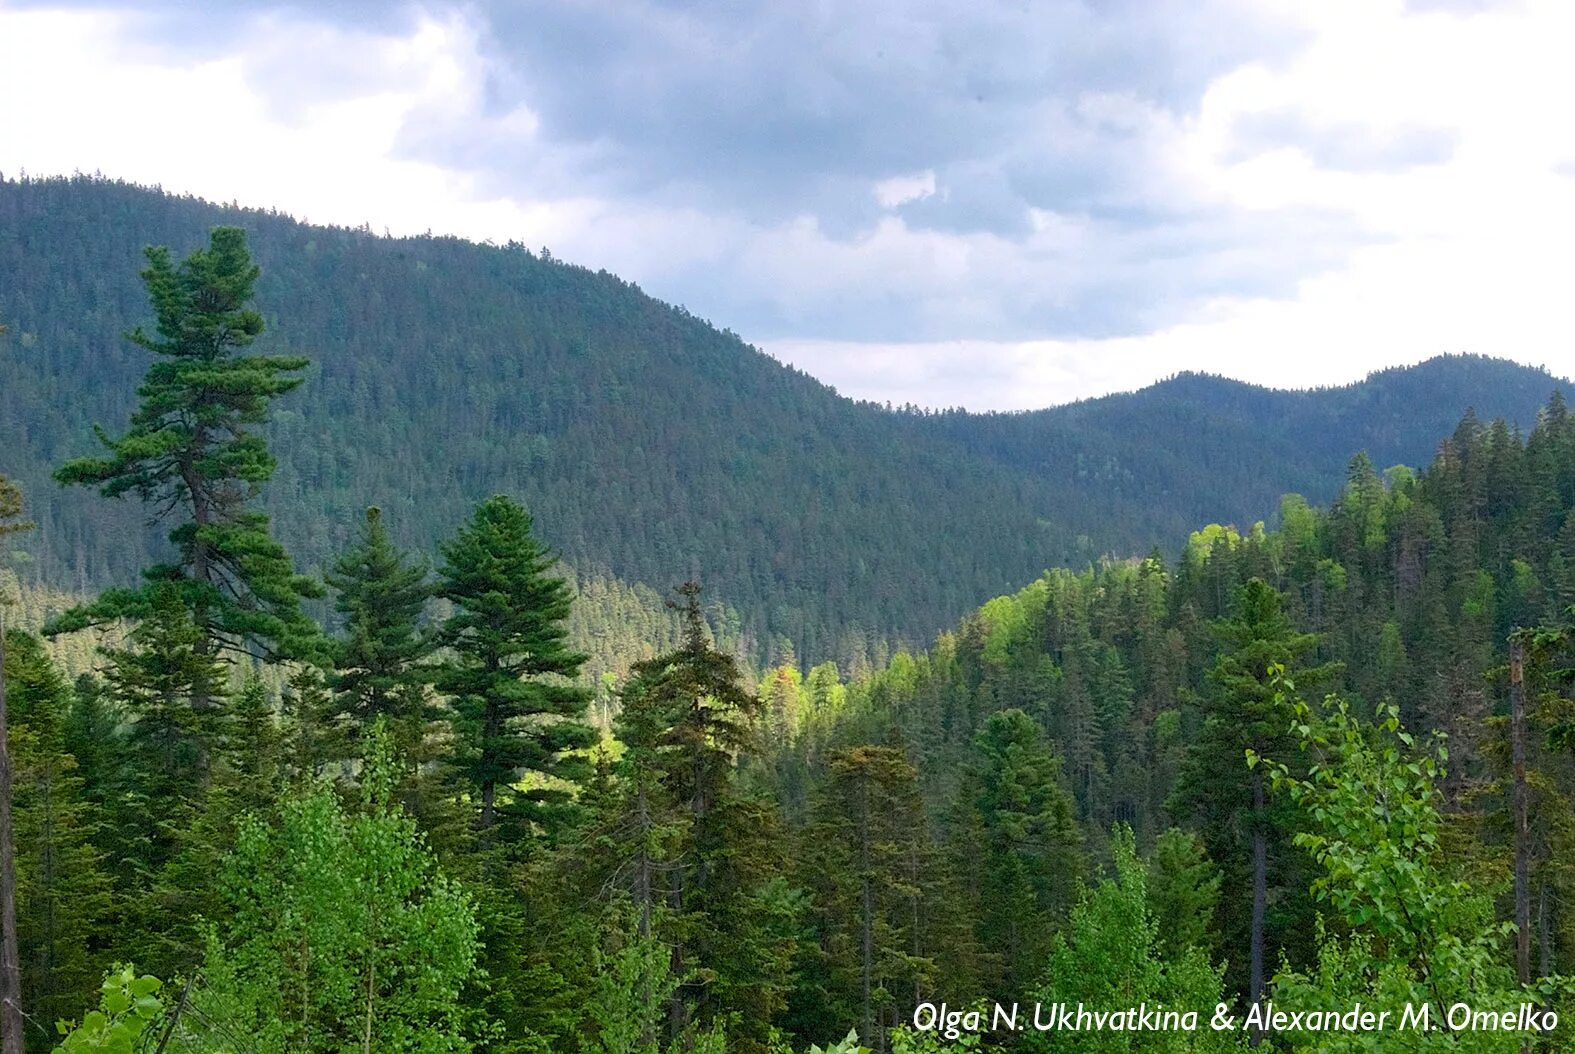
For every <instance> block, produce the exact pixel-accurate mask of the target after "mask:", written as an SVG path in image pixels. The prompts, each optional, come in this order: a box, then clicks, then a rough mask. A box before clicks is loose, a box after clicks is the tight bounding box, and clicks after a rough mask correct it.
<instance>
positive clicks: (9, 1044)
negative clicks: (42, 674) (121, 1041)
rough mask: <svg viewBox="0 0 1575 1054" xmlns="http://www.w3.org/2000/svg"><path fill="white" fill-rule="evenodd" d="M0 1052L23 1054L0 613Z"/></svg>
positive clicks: (2, 619) (1, 615) (0, 619)
mask: <svg viewBox="0 0 1575 1054" xmlns="http://www.w3.org/2000/svg"><path fill="white" fill-rule="evenodd" d="M0 1054H22V959H21V955H20V953H19V952H18V951H17V945H16V848H15V846H14V845H13V844H12V840H11V747H10V736H9V732H8V729H7V725H6V712H5V615H4V613H0Z"/></svg>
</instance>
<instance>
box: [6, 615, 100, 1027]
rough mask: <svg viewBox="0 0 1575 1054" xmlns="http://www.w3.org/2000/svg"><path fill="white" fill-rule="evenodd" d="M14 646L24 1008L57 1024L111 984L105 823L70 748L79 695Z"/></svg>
mask: <svg viewBox="0 0 1575 1054" xmlns="http://www.w3.org/2000/svg"><path fill="white" fill-rule="evenodd" d="M5 644H6V649H5V650H6V671H5V672H6V704H7V717H8V729H7V731H8V741H9V746H10V751H11V767H12V771H11V780H12V782H11V793H12V800H11V819H12V834H13V838H14V840H15V847H16V858H15V859H16V879H17V907H16V911H17V941H18V945H19V951H20V954H21V965H22V1005H23V1007H24V1008H25V1009H26V1010H27V1011H28V1013H30V1014H32V1015H33V1016H34V1017H36V1018H38V1019H39V1020H42V1021H52V1020H54V1019H55V1018H57V1017H62V1016H64V1015H65V1014H67V1013H69V1012H71V1011H73V1010H75V1009H76V1008H77V1007H78V1006H79V1005H81V1001H82V999H83V997H84V996H85V995H86V994H87V993H88V992H89V991H90V990H91V989H92V986H93V982H94V981H95V980H96V979H97V978H98V977H100V976H101V975H102V972H103V970H104V968H105V966H106V965H107V963H106V961H105V960H106V956H105V954H104V943H105V942H104V934H105V931H106V929H108V928H109V927H110V926H111V924H112V922H113V918H114V915H113V910H112V909H113V906H114V905H113V902H112V896H111V888H110V881H109V876H108V875H107V874H106V873H105V867H104V860H103V857H102V855H101V854H100V852H99V851H98V848H97V846H96V845H95V844H94V841H95V838H96V837H97V836H98V835H99V834H100V833H101V830H100V824H99V814H98V813H97V812H96V811H95V810H94V808H93V803H92V801H91V800H89V799H88V797H87V794H86V790H85V788H84V785H83V780H82V777H81V775H80V773H79V772H78V765H77V762H76V759H75V758H74V757H73V756H72V755H71V753H70V752H69V749H68V745H69V739H68V729H67V722H68V720H69V715H70V709H71V690H70V688H69V686H68V685H67V684H66V683H65V681H64V679H63V678H62V677H61V676H60V674H59V672H58V671H57V670H56V669H55V667H54V664H53V663H51V662H50V660H49V658H48V656H47V655H45V654H44V651H43V649H42V647H40V645H39V643H38V641H37V640H36V639H35V638H33V637H30V636H28V635H26V634H23V633H18V632H15V631H11V632H8V633H7V634H6V641H5Z"/></svg>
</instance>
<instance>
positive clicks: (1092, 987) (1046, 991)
mask: <svg viewBox="0 0 1575 1054" xmlns="http://www.w3.org/2000/svg"><path fill="white" fill-rule="evenodd" d="M1111 850H1112V853H1113V855H1114V857H1115V869H1114V870H1115V873H1114V875H1113V876H1111V877H1109V878H1105V879H1103V880H1102V881H1100V883H1099V884H1098V885H1097V886H1094V887H1093V888H1091V889H1088V890H1087V891H1085V893H1084V895H1083V899H1082V900H1081V901H1080V902H1079V903H1078V905H1077V907H1075V908H1074V909H1073V910H1072V917H1071V920H1070V922H1069V923H1068V926H1067V929H1066V932H1064V933H1062V934H1060V935H1058V936H1057V937H1056V940H1055V945H1054V947H1053V949H1052V951H1051V954H1050V963H1049V968H1048V969H1047V970H1046V971H1045V980H1044V982H1043V985H1042V987H1041V989H1040V991H1039V992H1037V993H1035V995H1034V998H1035V999H1037V1000H1038V1001H1039V1002H1040V1003H1043V1004H1046V1005H1048V1004H1050V1003H1057V1002H1059V1003H1072V1004H1076V1003H1078V1002H1082V1003H1083V1004H1085V1005H1086V1006H1087V1007H1089V1008H1090V1009H1091V1010H1097V1011H1101V1012H1103V1011H1119V1010H1124V1009H1126V1008H1127V1007H1136V1006H1138V1005H1139V1004H1142V1003H1146V1004H1147V1005H1148V1006H1149V1007H1150V1008H1160V1007H1163V1009H1166V1010H1176V1011H1179V1012H1182V1013H1185V1012H1188V1011H1196V1012H1197V1013H1198V1016H1199V1027H1198V1029H1197V1030H1196V1031H1194V1032H1186V1031H1180V1030H1177V1031H1169V1032H1161V1031H1153V1032H1121V1031H1080V1032H1060V1031H1049V1032H1038V1033H1028V1034H1026V1035H1025V1039H1026V1040H1027V1044H1028V1046H1029V1047H1030V1048H1031V1049H1033V1050H1035V1051H1044V1052H1052V1051H1053V1052H1062V1051H1077V1052H1093V1051H1099V1052H1118V1051H1119V1052H1123V1054H1125V1052H1139V1051H1141V1052H1143V1054H1161V1052H1164V1054H1182V1052H1186V1054H1202V1052H1216V1051H1228V1050H1236V1049H1239V1047H1240V1046H1241V1043H1242V1036H1241V1035H1240V1034H1239V1033H1234V1032H1215V1031H1213V1030H1211V1029H1209V1028H1208V1024H1207V1019H1208V1015H1209V1014H1210V1013H1211V1012H1212V1011H1213V1009H1214V1007H1215V1005H1216V1004H1217V1003H1219V1002H1220V1000H1221V995H1220V990H1221V980H1220V978H1221V970H1220V969H1219V968H1217V967H1215V966H1214V965H1212V964H1211V963H1210V962H1209V961H1208V958H1207V956H1205V955H1204V953H1203V952H1202V951H1200V950H1199V949H1197V948H1195V947H1188V948H1184V949H1181V950H1179V951H1174V952H1171V953H1169V954H1167V953H1165V952H1164V951H1162V948H1161V941H1160V934H1159V924H1158V922H1157V921H1156V920H1155V917H1154V913H1153V910H1152V909H1151V908H1150V906H1149V901H1148V879H1147V875H1146V874H1145V871H1144V867H1143V862H1142V861H1141V860H1140V859H1139V858H1138V855H1137V847H1136V845H1135V843H1134V839H1133V836H1132V832H1131V830H1130V829H1128V828H1126V827H1117V828H1116V829H1115V831H1114V832H1113V833H1112V836H1111Z"/></svg>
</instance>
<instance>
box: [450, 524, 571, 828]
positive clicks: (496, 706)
mask: <svg viewBox="0 0 1575 1054" xmlns="http://www.w3.org/2000/svg"><path fill="white" fill-rule="evenodd" d="M443 560H444V562H443V566H442V568H441V569H440V570H439V576H440V585H439V586H438V595H439V596H441V597H443V598H444V599H445V600H448V601H450V602H451V603H452V604H453V605H454V613H453V614H452V615H450V616H449V617H448V618H447V619H446V620H445V621H444V623H443V626H442V629H441V631H440V633H439V639H440V640H441V641H442V643H443V645H444V646H445V647H446V648H447V649H448V650H449V653H450V654H449V657H447V658H446V659H445V660H444V661H443V662H441V663H440V664H439V666H438V669H437V671H436V675H435V678H434V683H435V684H436V685H437V688H438V691H440V692H442V693H443V694H445V695H447V696H449V697H450V700H451V705H452V709H453V718H452V723H453V725H454V731H455V734H456V735H457V736H458V738H459V741H460V747H459V751H458V753H457V757H456V759H455V763H454V765H455V768H456V770H457V771H458V772H459V774H460V775H461V777H462V778H463V779H464V780H465V782H466V783H467V784H468V785H469V787H470V788H471V790H472V792H473V793H474V795H475V801H476V802H477V804H478V805H479V807H480V813H479V822H480V824H481V826H482V827H484V828H485V827H490V826H492V825H493V824H494V823H495V822H498V821H499V820H503V821H505V822H508V823H510V824H513V825H518V824H525V825H527V827H535V826H540V825H543V824H550V823H551V822H552V820H553V817H554V815H555V814H561V813H562V811H563V809H564V808H565V807H566V806H567V805H568V804H569V802H570V800H571V799H570V794H569V792H568V789H567V788H568V785H572V784H573V783H575V782H578V781H580V780H582V779H584V778H585V776H586V775H588V774H589V767H588V766H587V764H586V763H585V759H584V756H583V755H581V754H578V753H575V751H577V750H579V749H581V748H584V747H587V746H590V745H591V744H592V743H594V742H595V741H596V734H595V731H594V730H593V729H592V728H591V727H590V726H589V725H587V724H585V722H584V721H582V720H580V718H581V717H582V716H583V715H584V712H585V704H586V700H587V698H588V695H587V693H586V692H585V691H584V689H582V688H580V687H578V686H577V685H575V684H574V683H572V682H571V681H570V680H569V678H571V677H573V676H574V674H576V673H578V672H579V669H580V666H581V664H582V663H584V661H585V656H584V655H581V654H579V653H578V652H575V651H573V650H572V649H571V648H570V647H569V645H568V642H567V637H568V631H567V628H566V625H565V623H566V620H567V619H568V617H569V606H570V602H571V599H572V596H571V594H570V592H569V588H568V585H567V583H566V582H565V581H564V580H563V579H562V578H557V577H554V576H553V575H551V574H550V571H551V569H552V567H553V564H554V563H555V562H556V557H554V556H553V555H552V554H551V553H550V552H549V551H548V550H546V549H545V548H544V547H543V546H542V545H541V543H540V542H539V541H537V539H536V537H535V535H534V533H532V530H531V517H530V514H529V513H528V512H526V511H525V509H524V507H523V506H521V505H520V504H519V503H517V502H515V501H513V500H512V499H510V498H507V497H504V496H502V495H498V496H496V497H492V498H488V499H487V500H486V501H484V502H482V503H481V504H480V505H479V506H477V508H476V512H475V515H474V516H473V517H472V518H471V521H470V523H469V524H467V525H466V526H464V527H461V528H460V530H459V532H458V534H456V535H455V537H454V539H453V540H452V541H450V542H449V543H448V544H446V545H445V546H444V547H443ZM522 771H523V772H524V773H527V774H528V776H529V778H530V779H531V782H530V784H528V785H526V786H524V787H519V786H516V780H517V779H518V778H519V776H520V773H521V772H522Z"/></svg>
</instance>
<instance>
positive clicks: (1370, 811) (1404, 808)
mask: <svg viewBox="0 0 1575 1054" xmlns="http://www.w3.org/2000/svg"><path fill="white" fill-rule="evenodd" d="M1292 709H1293V713H1294V724H1293V728H1292V730H1293V732H1294V733H1295V734H1296V735H1297V736H1298V737H1299V738H1300V740H1301V744H1302V748H1303V749H1304V750H1305V751H1307V752H1308V753H1309V754H1310V755H1311V757H1312V758H1313V763H1312V764H1311V766H1310V767H1309V769H1308V772H1307V776H1306V777H1305V778H1296V777H1293V776H1292V775H1290V774H1289V772H1288V771H1287V769H1286V768H1285V766H1284V765H1282V764H1279V763H1276V762H1272V761H1267V760H1265V759H1262V758H1259V757H1256V756H1252V755H1249V758H1248V763H1249V764H1252V765H1264V766H1266V767H1267V769H1268V771H1269V773H1270V776H1271V778H1272V779H1273V780H1274V783H1275V785H1276V786H1277V787H1279V788H1280V789H1282V790H1284V791H1286V792H1287V793H1288V794H1289V795H1290V796H1291V797H1292V798H1293V799H1294V800H1295V801H1296V802H1297V803H1298V804H1299V805H1300V806H1302V807H1303V809H1304V810H1305V813H1306V815H1307V816H1309V817H1310V818H1311V820H1312V822H1313V825H1314V826H1313V829H1312V830H1309V831H1304V832H1302V833H1300V834H1298V835H1297V836H1296V840H1297V842H1298V844H1300V845H1301V846H1303V847H1304V848H1306V849H1307V850H1308V852H1309V853H1311V854H1312V856H1313V859H1314V860H1315V861H1317V863H1318V864H1319V865H1320V866H1321V867H1322V869H1323V874H1322V875H1320V876H1319V878H1318V879H1317V880H1316V881H1315V882H1314V883H1313V893H1314V895H1315V896H1316V897H1317V898H1318V900H1319V901H1320V902H1321V903H1323V904H1325V905H1327V906H1328V907H1329V908H1330V909H1332V911H1333V912H1334V914H1335V916H1336V917H1337V918H1338V919H1339V921H1340V923H1341V928H1342V929H1344V930H1348V931H1349V933H1348V935H1341V936H1336V935H1333V934H1331V933H1329V932H1327V931H1325V932H1323V933H1321V934H1320V941H1319V953H1318V961H1317V963H1316V965H1315V966H1314V967H1313V968H1312V969H1311V970H1310V971H1308V972H1306V973H1303V972H1300V971H1296V970H1291V969H1288V968H1287V969H1284V970H1282V971H1281V973H1280V974H1279V976H1278V977H1276V978H1275V983H1274V999H1275V1002H1276V1003H1278V1004H1280V1005H1282V1006H1284V1007H1285V1008H1288V1009H1302V1008H1306V1009H1313V1008H1316V1009H1327V1008H1331V1007H1337V1008H1342V1009H1349V1008H1350V1007H1351V1006H1352V1005H1354V1004H1355V1003H1356V1002H1358V1001H1360V1002H1362V1003H1364V1004H1365V1005H1366V1006H1368V1007H1372V1008H1374V1009H1379V1010H1383V1009H1391V1010H1393V1011H1394V1012H1395V1013H1396V1014H1397V1015H1398V1013H1399V1010H1400V1009H1401V1008H1402V1007H1404V1006H1405V1005H1406V1004H1407V1003H1411V1004H1415V1005H1420V1004H1422V1003H1429V1004H1431V1013H1432V1016H1433V1020H1434V1022H1435V1029H1438V1028H1440V1027H1441V1026H1440V1025H1439V1024H1438V1022H1439V1021H1440V1019H1441V1017H1442V1015H1443V1013H1444V1012H1445V1011H1446V1010H1447V1009H1448V1008H1449V1007H1450V1006H1451V1005H1453V1004H1455V1003H1457V1002H1466V1003H1468V1004H1470V1005H1471V1006H1473V1007H1474V1008H1476V1009H1480V1010H1500V1011H1502V1010H1505V1009H1512V1008H1514V1007H1516V1006H1518V1005H1519V1004H1520V1003H1522V1002H1529V1003H1536V1004H1541V1003H1542V1002H1543V1000H1544V998H1545V997H1547V996H1549V995H1552V994H1554V993H1555V991H1556V990H1558V989H1562V988H1563V987H1565V985H1564V982H1562V981H1559V980H1550V981H1548V982H1544V984H1543V985H1542V990H1539V991H1532V992H1527V991H1525V990H1523V989H1521V988H1520V986H1519V985H1518V983H1517V982H1516V979H1515V976H1514V973H1513V971H1512V970H1511V969H1510V967H1509V965H1508V956H1507V950H1508V948H1509V938H1510V936H1511V935H1512V933H1513V927H1512V926H1511V925H1510V924H1508V923H1498V922H1496V921H1495V917H1494V910H1493V900H1492V897H1491V896H1490V895H1488V894H1486V893H1484V892H1481V891H1479V890H1476V889H1473V888H1472V887H1471V885H1470V884H1469V883H1467V882H1465V881H1463V880H1461V879H1459V878H1458V877H1456V876H1455V875H1454V874H1452V873H1451V869H1450V868H1449V867H1448V864H1447V861H1446V860H1445V858H1444V857H1443V855H1442V854H1441V853H1440V851H1439V831H1440V826H1441V823H1442V820H1441V816H1440V811H1439V809H1440V804H1441V795H1440V793H1439V790H1438V785H1439V782H1440V781H1441V780H1442V779H1443V775H1444V762H1445V760H1446V759H1447V753H1446V751H1445V749H1444V747H1443V746H1442V743H1441V742H1439V741H1435V742H1433V743H1431V744H1429V745H1427V746H1425V747H1419V746H1418V744H1417V742H1416V740H1415V738H1414V737H1413V736H1412V735H1411V734H1410V733H1408V732H1406V731H1405V730H1404V729H1403V728H1402V727H1401V725H1400V718H1399V710H1398V708H1397V707H1395V706H1393V705H1389V704H1385V705H1383V706H1380V707H1379V708H1378V715H1377V721H1376V723H1371V724H1370V723H1367V722H1364V721H1361V720H1359V719H1358V718H1357V717H1356V716H1355V715H1354V714H1352V713H1351V709H1350V704H1349V703H1347V702H1346V701H1345V700H1343V699H1337V698H1334V697H1332V696H1331V697H1330V698H1329V699H1328V701H1327V702H1326V704H1325V706H1324V708H1323V711H1322V712H1317V711H1315V710H1314V709H1313V708H1312V707H1310V706H1309V705H1307V704H1305V703H1295V704H1293V708H1292ZM1287 1038H1288V1039H1290V1040H1291V1041H1292V1042H1293V1043H1294V1044H1295V1045H1297V1047H1298V1049H1308V1050H1316V1051H1330V1052H1333V1051H1342V1052H1343V1051H1359V1050H1385V1051H1389V1050H1407V1051H1410V1050H1415V1051H1434V1050H1451V1051H1484V1052H1485V1051H1504V1050H1509V1049H1511V1048H1512V1047H1513V1046H1514V1045H1515V1041H1514V1040H1513V1039H1512V1038H1511V1037H1509V1036H1506V1035H1505V1034H1504V1033H1493V1032H1480V1033H1464V1034H1449V1033H1447V1032H1444V1031H1434V1032H1432V1033H1429V1034H1425V1035H1424V1034H1420V1033H1416V1032H1397V1031H1388V1032H1379V1033H1368V1034H1353V1035H1330V1036H1317V1037H1314V1036H1299V1037H1297V1036H1293V1037H1287Z"/></svg>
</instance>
